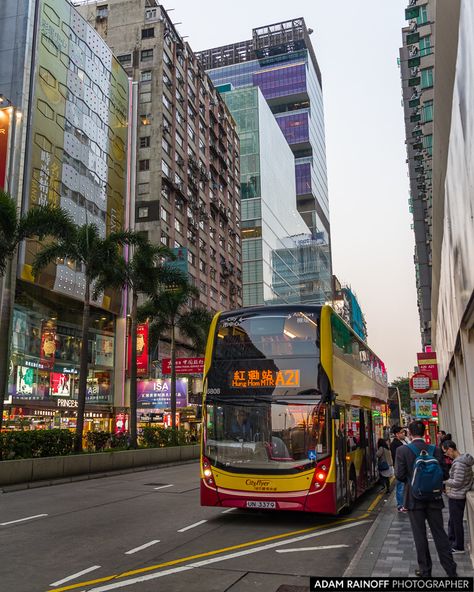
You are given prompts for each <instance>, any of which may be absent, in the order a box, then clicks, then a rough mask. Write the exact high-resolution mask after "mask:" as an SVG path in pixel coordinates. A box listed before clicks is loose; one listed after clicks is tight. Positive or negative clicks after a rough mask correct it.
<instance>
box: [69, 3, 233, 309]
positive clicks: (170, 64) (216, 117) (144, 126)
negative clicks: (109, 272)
mask: <svg viewBox="0 0 474 592" xmlns="http://www.w3.org/2000/svg"><path fill="white" fill-rule="evenodd" d="M76 5H77V8H78V10H79V11H80V12H81V14H82V15H83V16H84V17H85V18H86V20H87V21H88V22H89V23H90V24H91V25H92V26H94V27H95V29H96V30H97V32H98V33H99V34H100V35H101V37H102V38H103V39H104V40H105V42H106V43H107V44H108V45H109V46H110V48H111V49H112V51H113V52H114V54H115V55H117V57H118V60H119V62H120V63H121V64H122V66H123V67H124V68H125V70H126V72H127V73H128V74H129V76H130V77H131V78H133V80H134V81H135V82H137V83H138V110H139V112H138V125H137V134H136V135H137V138H136V142H137V152H138V157H137V165H136V172H135V171H132V173H133V174H135V173H136V183H134V184H133V187H132V191H134V193H135V196H134V199H135V228H136V229H137V230H139V231H142V232H145V233H147V235H148V238H149V239H150V240H151V241H152V242H155V243H159V242H161V243H162V244H164V245H166V246H168V247H170V248H172V249H177V250H178V251H180V252H181V254H183V253H184V259H185V261H184V263H185V265H186V267H187V272H188V273H189V275H190V276H191V278H192V279H193V281H194V284H195V285H196V287H197V288H198V289H199V291H200V301H201V304H203V305H205V306H207V307H208V308H209V309H210V310H218V309H229V308H235V307H239V306H241V304H242V288H241V244H240V192H239V188H240V187H239V185H240V170H239V141H238V137H237V133H236V130H235V123H234V121H233V119H232V116H231V115H230V113H229V110H228V109H227V107H226V105H225V102H224V101H223V99H222V98H221V97H220V95H219V93H217V91H216V90H215V88H214V86H213V84H212V82H211V81H210V79H209V77H208V76H207V74H206V73H205V72H204V70H203V68H202V66H201V65H200V64H199V62H198V60H197V59H196V56H195V55H194V53H193V51H192V50H191V48H190V47H189V45H188V44H187V43H185V42H184V41H183V39H182V38H181V37H180V35H179V34H178V32H177V31H176V28H175V27H174V25H173V23H172V22H171V20H170V18H169V16H168V14H167V12H166V11H165V10H164V8H163V7H162V6H160V5H159V4H158V2H157V1H155V0H108V1H107V2H104V1H96V0H94V1H87V0H86V1H85V2H81V1H80V0H79V1H77V2H76Z"/></svg>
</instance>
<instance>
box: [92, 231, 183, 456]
mask: <svg viewBox="0 0 474 592" xmlns="http://www.w3.org/2000/svg"><path fill="white" fill-rule="evenodd" d="M167 259H168V260H169V259H173V254H172V252H171V251H170V250H169V249H168V248H167V247H164V246H163V245H159V246H157V245H152V244H151V243H149V242H148V241H144V242H141V243H139V244H138V245H137V246H136V247H135V248H134V251H133V254H132V256H131V257H130V258H129V260H128V261H127V260H126V259H125V258H124V257H118V258H117V259H116V260H115V261H114V263H113V264H112V265H110V266H108V267H107V269H105V270H104V271H103V273H101V276H100V278H99V280H98V282H97V285H96V289H97V290H101V289H103V288H104V287H106V286H110V287H113V288H123V289H128V290H129V291H130V293H131V300H132V306H131V310H130V320H131V330H130V339H131V360H130V369H129V372H130V440H131V443H130V444H131V447H132V448H136V447H137V310H138V297H139V295H140V294H146V295H150V294H156V293H158V292H159V291H160V290H161V289H163V287H169V286H171V285H174V284H176V283H181V282H183V281H184V276H183V274H182V273H181V272H179V271H177V270H175V269H173V268H172V267H170V266H169V265H167V264H166V263H165V260H167Z"/></svg>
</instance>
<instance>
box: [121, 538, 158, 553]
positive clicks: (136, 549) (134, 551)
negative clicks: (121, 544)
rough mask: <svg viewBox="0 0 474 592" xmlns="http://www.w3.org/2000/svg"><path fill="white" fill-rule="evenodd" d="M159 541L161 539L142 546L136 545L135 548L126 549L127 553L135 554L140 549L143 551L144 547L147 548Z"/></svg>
mask: <svg viewBox="0 0 474 592" xmlns="http://www.w3.org/2000/svg"><path fill="white" fill-rule="evenodd" d="M159 542H160V541H150V542H149V543H145V544H144V545H142V546H141V547H135V549H130V551H125V555H133V553H137V552H138V551H141V550H142V549H146V548H147V547H151V546H152V545H156V543H159Z"/></svg>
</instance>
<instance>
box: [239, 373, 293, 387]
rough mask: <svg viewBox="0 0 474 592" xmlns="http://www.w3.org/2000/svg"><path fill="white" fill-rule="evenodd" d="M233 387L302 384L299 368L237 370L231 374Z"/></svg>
mask: <svg viewBox="0 0 474 592" xmlns="http://www.w3.org/2000/svg"><path fill="white" fill-rule="evenodd" d="M230 386H231V387H233V388H263V387H285V386H286V387H290V386H300V371H299V370H258V369H252V370H235V371H234V372H232V373H231V376H230Z"/></svg>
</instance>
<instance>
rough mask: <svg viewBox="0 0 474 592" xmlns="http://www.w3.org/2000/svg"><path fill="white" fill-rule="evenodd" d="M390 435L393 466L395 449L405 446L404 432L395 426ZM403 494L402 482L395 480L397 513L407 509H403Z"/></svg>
mask: <svg viewBox="0 0 474 592" xmlns="http://www.w3.org/2000/svg"><path fill="white" fill-rule="evenodd" d="M392 434H393V440H392V442H391V443H390V452H391V453H392V461H393V464H394V465H395V457H396V453H397V449H398V448H400V446H404V445H405V430H404V429H403V428H402V427H400V426H399V425H395V426H393V427H392ZM404 493H405V483H403V481H399V480H398V479H397V484H396V486H395V499H396V501H397V509H398V511H399V512H406V511H407V509H406V508H405V506H404V505H403V497H404V495H403V494H404Z"/></svg>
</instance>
